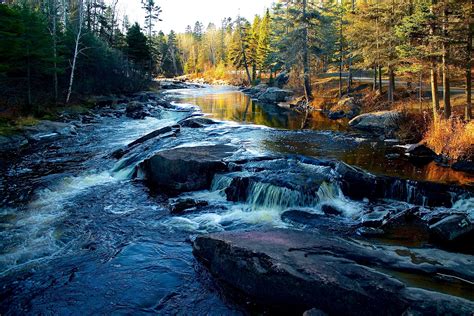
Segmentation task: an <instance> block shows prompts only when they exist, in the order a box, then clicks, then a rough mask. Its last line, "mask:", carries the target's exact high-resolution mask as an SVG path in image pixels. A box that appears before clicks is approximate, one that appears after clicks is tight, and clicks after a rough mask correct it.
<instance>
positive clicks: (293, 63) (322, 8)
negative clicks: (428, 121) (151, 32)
mask: <svg viewBox="0 0 474 316" xmlns="http://www.w3.org/2000/svg"><path fill="white" fill-rule="evenodd" d="M473 25H474V17H473V4H472V1H471V0H278V1H276V2H275V3H274V4H273V6H272V8H271V9H270V10H268V11H267V12H265V14H263V15H262V16H258V15H257V16H256V17H255V18H254V20H253V21H247V20H246V19H244V18H242V17H237V18H235V19H230V18H226V19H223V20H222V23H221V25H219V26H216V25H214V24H209V25H208V26H207V28H206V29H205V30H204V26H203V25H202V23H200V22H196V24H195V25H194V27H191V26H189V27H188V28H187V29H186V32H185V33H183V34H178V39H179V41H178V44H179V50H180V57H181V59H182V64H183V65H184V68H183V70H184V72H185V73H196V74H202V73H206V72H212V73H213V74H215V75H216V76H218V77H219V76H223V75H224V73H229V71H230V70H229V69H237V70H239V71H241V72H243V73H244V76H245V78H246V81H247V83H253V84H256V83H258V82H259V81H260V79H261V78H262V76H265V77H266V78H269V80H270V81H271V80H272V79H273V78H274V75H275V74H276V73H278V72H281V71H286V72H289V73H291V74H292V76H293V77H294V78H295V79H296V80H299V81H300V82H301V86H302V89H303V90H304V92H305V95H306V98H307V99H308V100H311V99H312V97H313V91H312V84H311V78H314V77H315V76H317V75H319V74H323V73H326V72H328V71H329V70H330V71H334V70H336V71H337V72H338V73H339V95H340V96H342V95H343V94H345V93H347V92H350V91H351V89H352V88H353V75H354V72H355V70H356V69H357V70H370V72H366V73H370V74H371V76H372V77H373V84H372V85H373V89H374V90H378V91H380V92H382V91H384V93H386V95H387V100H388V102H394V95H395V86H396V79H397V77H403V78H404V80H408V81H412V80H413V81H415V80H416V79H413V78H419V81H420V82H422V81H423V80H424V79H423V78H428V77H429V81H430V87H431V88H430V90H431V94H432V97H431V99H432V109H433V110H432V111H433V115H434V116H435V117H441V116H444V117H445V118H449V117H450V116H451V115H452V109H451V93H450V87H451V84H452V81H453V79H457V81H459V80H458V79H459V78H458V77H459V74H460V73H463V74H464V80H463V81H464V84H463V86H464V88H465V95H466V97H465V98H466V100H465V111H464V116H465V119H466V120H470V119H471V118H472V95H471V90H472V77H471V76H472V75H471V74H472V41H473V39H472V34H473V28H474V27H473ZM343 74H344V76H343ZM383 77H385V78H387V79H388V83H387V84H385V80H382V78H383ZM438 86H441V87H442V88H439V87H438ZM420 94H421V92H420ZM440 96H441V97H440Z"/></svg>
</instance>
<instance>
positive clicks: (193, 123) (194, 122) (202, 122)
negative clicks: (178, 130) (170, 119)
mask: <svg viewBox="0 0 474 316" xmlns="http://www.w3.org/2000/svg"><path fill="white" fill-rule="evenodd" d="M178 124H179V125H181V126H182V127H189V128H202V127H205V126H207V125H213V124H217V122H216V121H214V120H212V119H210V118H206V117H190V118H187V119H184V120H182V121H179V122H178Z"/></svg>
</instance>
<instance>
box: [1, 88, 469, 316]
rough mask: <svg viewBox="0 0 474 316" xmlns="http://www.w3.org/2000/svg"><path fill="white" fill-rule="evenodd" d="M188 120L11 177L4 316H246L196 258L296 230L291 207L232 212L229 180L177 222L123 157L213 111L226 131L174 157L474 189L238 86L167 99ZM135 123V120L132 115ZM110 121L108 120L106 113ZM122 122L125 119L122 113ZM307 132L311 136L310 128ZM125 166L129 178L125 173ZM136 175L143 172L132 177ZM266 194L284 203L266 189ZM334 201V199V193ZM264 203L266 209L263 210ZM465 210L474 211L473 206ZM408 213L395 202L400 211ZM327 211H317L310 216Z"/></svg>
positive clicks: (94, 130) (99, 132)
mask: <svg viewBox="0 0 474 316" xmlns="http://www.w3.org/2000/svg"><path fill="white" fill-rule="evenodd" d="M165 95H166V97H167V98H169V99H170V100H172V101H173V102H174V103H175V104H178V106H177V109H172V110H161V111H160V112H159V115H156V116H155V117H148V118H146V119H144V120H132V119H128V118H126V117H125V116H123V115H110V113H109V112H110V111H109V112H106V111H104V113H103V115H101V116H100V118H97V120H96V122H94V123H91V124H82V125H81V126H80V127H79V128H78V129H77V131H78V135H77V136H75V137H73V138H67V139H62V140H59V141H57V142H55V143H52V144H48V145H38V146H36V147H33V148H31V149H29V150H26V151H24V152H23V153H22V155H21V156H20V157H14V156H13V157H12V156H9V157H3V158H2V160H1V164H0V167H1V168H2V176H1V178H0V181H1V182H0V192H1V197H0V203H1V204H0V206H1V209H0V286H1V287H0V297H1V298H0V314H23V313H32V314H98V313H101V314H111V313H114V314H142V313H143V314H145V313H155V314H156V313H161V314H176V313H178V314H215V315H222V314H242V313H244V312H245V309H246V308H245V307H242V305H240V304H235V303H234V302H233V301H232V300H229V299H228V298H226V297H224V296H223V295H222V291H221V290H220V289H219V286H218V285H216V284H215V283H214V282H213V280H212V278H210V277H209V275H208V273H207V272H206V271H205V270H204V269H202V268H201V266H200V265H199V264H197V262H196V261H195V259H194V258H193V256H192V252H191V250H192V247H191V241H190V240H192V238H193V236H195V235H196V234H199V233H205V232H215V231H223V230H232V229H242V228H244V229H245V228H252V229H258V228H259V227H267V226H272V227H288V225H289V224H287V223H285V222H283V221H282V220H281V218H280V215H281V213H282V212H283V211H284V210H285V208H286V206H288V205H286V204H284V203H283V202H282V201H281V199H280V200H278V199H272V200H270V199H266V200H265V199H264V201H265V202H261V200H258V199H257V198H256V199H255V201H254V202H252V201H248V203H230V202H227V201H226V199H225V196H224V195H223V194H222V189H223V188H225V185H226V183H227V181H228V179H226V178H225V176H220V177H219V176H218V177H216V178H215V179H214V182H213V187H212V189H211V190H206V191H200V192H193V193H187V194H184V195H183V196H182V197H187V196H188V197H192V198H198V199H203V200H207V201H209V202H210V203H211V206H212V208H210V209H208V210H207V211H206V212H203V213H195V214H189V215H183V216H171V215H170V213H169V199H168V197H167V196H164V195H163V194H160V193H156V192H152V191H150V190H149V189H148V188H147V187H146V186H145V185H144V184H143V183H142V182H141V181H138V180H134V179H132V177H131V174H132V169H133V168H134V167H135V166H136V164H137V163H138V162H139V160H140V159H143V158H144V157H142V156H138V157H137V159H138V160H137V161H134V163H133V164H130V161H126V163H125V162H124V161H118V162H117V160H115V159H112V158H110V156H109V154H110V153H112V152H113V151H114V150H116V149H118V148H121V147H122V146H124V145H126V144H128V143H130V142H132V141H134V140H136V139H137V138H139V137H140V136H143V135H145V134H147V133H149V132H151V131H154V130H156V129H158V128H161V127H164V126H168V125H171V124H173V123H175V122H178V121H179V120H181V119H183V118H185V117H187V116H189V115H190V113H191V112H196V111H202V112H203V113H204V114H206V115H208V116H210V117H212V118H214V119H217V120H221V121H224V122H225V123H224V124H220V125H218V126H217V127H210V128H207V129H206V132H205V133H202V132H201V131H199V130H196V131H186V132H183V135H182V136H180V137H178V138H177V139H170V140H168V141H167V142H166V143H165V144H164V145H163V146H164V147H169V148H172V147H175V146H195V145H200V144H209V143H213V142H214V141H219V142H226V143H229V144H239V145H241V146H243V147H245V149H246V152H247V153H251V154H252V155H255V156H258V155H262V156H263V155H269V154H279V155H280V154H298V155H305V156H310V157H325V158H335V159H338V160H342V161H345V162H347V163H349V164H353V165H356V166H359V167H362V168H363V169H366V170H368V171H370V172H373V173H380V174H387V175H396V176H402V177H408V178H411V179H416V180H437V181H441V182H445V183H454V184H459V185H463V186H465V187H470V186H472V184H473V179H472V177H469V176H468V175H466V174H463V173H460V172H454V171H450V170H448V169H444V168H442V167H438V166H436V165H435V164H433V163H432V164H428V165H424V166H415V165H413V164H411V163H410V162H409V161H407V160H405V159H403V158H398V159H389V158H387V157H386V156H387V155H388V154H392V153H394V151H395V149H393V147H392V145H391V144H387V143H386V142H383V141H379V140H374V139H370V138H367V137H365V136H364V135H362V134H359V133H356V132H354V131H350V130H348V129H347V128H346V127H345V126H346V125H345V124H342V123H339V122H334V121H329V120H327V119H325V118H324V117H323V116H322V115H321V114H320V113H318V112H315V113H312V114H311V115H310V116H309V118H308V119H307V120H306V119H305V116H304V115H303V114H299V113H296V112H294V111H290V110H286V109H282V108H279V107H276V106H272V105H262V104H258V103H255V102H253V101H252V100H250V99H249V98H248V97H246V96H245V95H243V94H241V93H240V92H238V91H236V90H235V89H233V88H228V87H208V88H205V89H189V90H176V91H168V92H165ZM122 112H123V109H122ZM99 113H100V111H99ZM117 113H120V110H117ZM302 126H305V129H301V127H302ZM124 166H125V167H124ZM131 168H132V169H131ZM256 190H259V191H258V192H256V193H255V196H256V195H257V194H267V195H269V196H273V195H276V194H279V193H278V192H272V191H271V190H272V189H269V188H256ZM323 191H324V190H323ZM318 194H319V196H320V198H322V199H327V200H331V201H332V202H333V203H335V204H337V205H338V206H339V207H340V208H342V209H343V210H344V213H345V215H346V218H345V219H344V220H347V221H353V220H355V219H357V218H358V216H359V215H360V214H361V213H362V212H363V209H364V207H366V205H365V204H364V202H363V201H362V202H356V201H351V200H349V199H347V198H345V197H343V196H341V195H340V192H337V189H336V188H326V190H325V191H324V192H318ZM257 200H258V201H257ZM463 203H464V204H466V203H467V205H468V206H465V208H466V207H470V206H469V205H472V204H469V203H472V201H471V202H466V201H463ZM399 204H403V207H406V203H405V202H395V201H392V202H390V207H394V208H396V207H398V205H399ZM309 206H311V207H315V208H317V205H308V207H309Z"/></svg>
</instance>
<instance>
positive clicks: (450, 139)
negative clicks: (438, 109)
mask: <svg viewBox="0 0 474 316" xmlns="http://www.w3.org/2000/svg"><path fill="white" fill-rule="evenodd" d="M425 142H426V144H427V145H428V146H429V147H430V148H431V149H433V150H434V151H435V152H436V153H437V154H443V155H446V156H448V157H449V158H451V159H453V160H460V159H466V160H471V159H474V122H472V121H471V122H469V123H464V122H463V121H462V120H461V119H458V118H453V119H450V120H438V121H436V122H434V123H433V124H431V126H430V127H429V129H428V131H427V132H426V134H425Z"/></svg>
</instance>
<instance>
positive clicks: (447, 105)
mask: <svg viewBox="0 0 474 316" xmlns="http://www.w3.org/2000/svg"><path fill="white" fill-rule="evenodd" d="M447 23H448V12H447V7H446V5H445V6H444V8H443V45H442V46H443V47H442V53H443V55H442V68H443V101H444V117H445V118H446V119H448V118H450V117H451V89H450V86H449V67H448V59H449V52H448V49H449V47H448V43H447V41H448V38H447V36H448V32H447V27H448V25H447Z"/></svg>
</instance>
